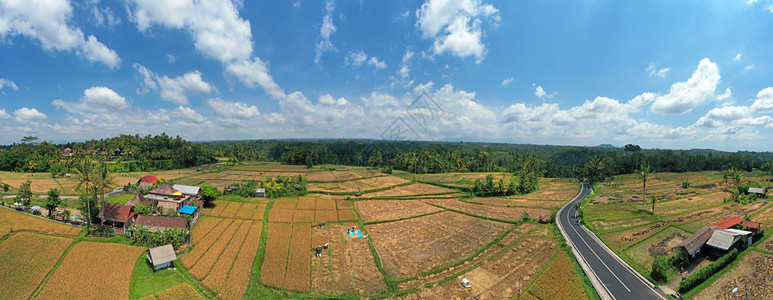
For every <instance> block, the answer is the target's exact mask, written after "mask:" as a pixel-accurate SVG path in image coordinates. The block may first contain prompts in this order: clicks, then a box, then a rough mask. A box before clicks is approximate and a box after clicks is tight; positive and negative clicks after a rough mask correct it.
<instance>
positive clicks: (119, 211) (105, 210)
mask: <svg viewBox="0 0 773 300" xmlns="http://www.w3.org/2000/svg"><path fill="white" fill-rule="evenodd" d="M132 216H134V209H133V208H132V207H131V206H129V205H123V204H118V203H105V204H103V205H102V209H101V210H100V211H99V218H100V219H103V220H108V221H113V222H123V223H126V222H127V221H129V219H131V217H132Z"/></svg>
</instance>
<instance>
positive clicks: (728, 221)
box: [710, 217, 743, 229]
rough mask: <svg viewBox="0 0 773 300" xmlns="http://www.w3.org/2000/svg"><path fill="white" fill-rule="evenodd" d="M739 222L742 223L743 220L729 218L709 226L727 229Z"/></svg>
mask: <svg viewBox="0 0 773 300" xmlns="http://www.w3.org/2000/svg"><path fill="white" fill-rule="evenodd" d="M741 222H743V218H741V217H729V218H727V219H724V220H722V221H719V222H717V223H714V224H711V225H710V226H719V228H722V229H728V228H730V227H733V226H735V225H738V224H739V223H741Z"/></svg>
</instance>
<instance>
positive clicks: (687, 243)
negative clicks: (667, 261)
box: [677, 226, 720, 257]
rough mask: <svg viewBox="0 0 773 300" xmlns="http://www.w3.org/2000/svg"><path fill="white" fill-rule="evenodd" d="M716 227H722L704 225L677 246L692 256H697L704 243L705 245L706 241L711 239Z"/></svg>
mask: <svg viewBox="0 0 773 300" xmlns="http://www.w3.org/2000/svg"><path fill="white" fill-rule="evenodd" d="M715 229H720V228H719V227H717V226H709V227H704V228H703V229H701V230H698V232H696V233H695V234H693V235H692V236H690V237H688V238H686V239H685V240H684V241H682V243H681V244H679V245H678V246H677V247H679V248H680V249H682V250H684V251H685V252H686V253H687V254H688V255H689V256H690V257H695V255H696V254H698V252H700V251H701V248H703V245H705V244H706V242H708V241H709V239H710V238H711V234H712V233H714V230H715Z"/></svg>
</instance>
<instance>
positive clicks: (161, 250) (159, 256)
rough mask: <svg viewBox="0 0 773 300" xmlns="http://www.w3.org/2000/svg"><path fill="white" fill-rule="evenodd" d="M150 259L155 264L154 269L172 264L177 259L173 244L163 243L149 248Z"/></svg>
mask: <svg viewBox="0 0 773 300" xmlns="http://www.w3.org/2000/svg"><path fill="white" fill-rule="evenodd" d="M147 258H148V261H149V262H150V264H151V265H153V271H158V270H161V269H163V268H168V267H171V266H172V262H173V261H175V260H176V259H177V255H175V253H174V248H172V245H168V244H167V245H163V246H158V247H154V248H150V249H148V254H147Z"/></svg>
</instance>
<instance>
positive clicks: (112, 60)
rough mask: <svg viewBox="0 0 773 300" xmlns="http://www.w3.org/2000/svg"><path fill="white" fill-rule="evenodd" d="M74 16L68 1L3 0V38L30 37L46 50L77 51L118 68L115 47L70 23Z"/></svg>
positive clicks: (0, 8)
mask: <svg viewBox="0 0 773 300" xmlns="http://www.w3.org/2000/svg"><path fill="white" fill-rule="evenodd" d="M72 15H73V14H72V6H70V2H69V1H67V0H26V1H0V37H6V36H14V35H22V36H26V37H29V38H31V39H34V40H37V41H39V42H40V43H41V45H42V47H43V49H45V50H51V51H53V50H56V51H75V52H76V53H78V54H80V55H82V56H83V57H85V58H86V59H87V60H89V61H93V62H100V63H103V64H105V65H107V66H108V67H111V68H115V67H118V64H119V63H120V62H121V59H120V58H119V57H118V54H116V52H115V51H114V50H112V49H110V48H108V47H107V46H105V45H104V44H102V43H101V42H99V40H98V39H97V38H96V37H95V36H93V35H85V34H84V33H83V31H81V29H80V28H78V27H74V26H72V25H70V24H68V22H69V21H70V19H71V18H72Z"/></svg>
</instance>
